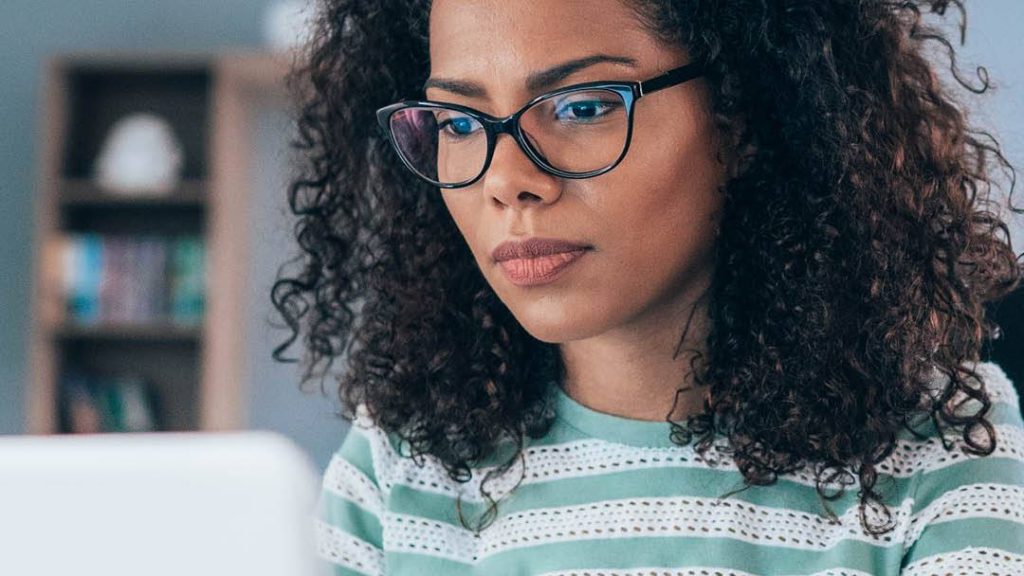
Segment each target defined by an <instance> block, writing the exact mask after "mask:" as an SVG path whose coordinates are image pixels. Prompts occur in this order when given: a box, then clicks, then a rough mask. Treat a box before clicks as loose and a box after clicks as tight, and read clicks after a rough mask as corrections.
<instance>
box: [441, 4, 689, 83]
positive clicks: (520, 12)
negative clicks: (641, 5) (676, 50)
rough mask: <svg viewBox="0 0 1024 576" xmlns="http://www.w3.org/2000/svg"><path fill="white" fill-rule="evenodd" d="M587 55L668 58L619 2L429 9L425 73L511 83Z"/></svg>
mask: <svg viewBox="0 0 1024 576" xmlns="http://www.w3.org/2000/svg"><path fill="white" fill-rule="evenodd" d="M595 53H603V54H617V55H624V56H629V57H632V58H635V59H636V60H638V61H640V62H644V61H648V62H652V63H654V64H655V65H658V62H659V61H660V63H661V64H666V65H667V64H668V63H669V60H670V59H671V58H672V55H671V54H669V50H668V48H667V47H664V46H661V45H659V44H658V43H657V42H656V40H655V39H654V38H653V37H652V36H651V35H650V34H649V33H648V32H647V31H646V30H644V29H643V28H642V26H641V24H640V22H639V20H637V18H636V16H635V15H634V13H633V12H632V10H631V9H630V8H629V5H628V4H627V3H626V0H544V1H542V2H541V1H537V0H472V1H467V0H434V2H433V4H432V7H431V11H430V64H431V75H432V76H433V75H437V76H444V77H453V78H464V79H472V80H476V81H478V82H480V83H482V84H487V85H489V86H491V87H494V88H495V89H501V88H504V87H508V88H512V85H521V84H522V81H523V79H525V78H526V76H527V75H528V74H529V72H531V71H534V70H538V69H542V68H546V67H548V66H550V65H552V64H556V63H559V62H563V61H566V60H569V59H573V58H579V57H582V56H587V55H590V54H595Z"/></svg>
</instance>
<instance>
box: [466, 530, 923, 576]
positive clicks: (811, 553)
mask: <svg viewBox="0 0 1024 576" xmlns="http://www.w3.org/2000/svg"><path fill="white" fill-rule="evenodd" d="M638 551H642V554H641V555H642V558H643V560H638ZM902 552H903V550H902V546H901V545H900V544H898V543H894V544H890V545H888V546H873V545H871V544H868V543H865V542H859V541H852V540H848V541H842V542H839V543H837V544H836V545H835V546H834V547H833V548H831V549H829V550H826V551H820V550H800V549H792V548H783V547H778V546H772V545H767V544H757V543H750V542H745V541H742V540H737V539H733V538H725V537H706V538H695V537H672V536H664V537H647V538H605V539H598V540H576V541H568V542H558V543H547V544H542V545H535V546H530V547H524V548H518V549H514V550H509V551H506V552H502V553H498V554H495V555H493V556H490V557H488V558H486V559H484V560H482V561H480V562H478V564H477V570H476V572H477V573H479V574H502V573H504V572H505V571H503V570H502V568H506V569H507V567H508V566H516V567H517V568H518V567H520V566H522V567H523V568H522V572H520V573H523V574H538V573H540V572H547V571H552V570H564V569H569V568H582V569H586V568H590V569H598V568H617V569H627V568H632V567H636V566H638V565H639V566H647V565H652V566H662V567H675V566H719V567H722V568H727V569H732V570H743V571H746V572H751V573H754V574H762V573H764V569H765V567H766V566H771V567H772V572H773V573H786V574H794V573H799V574H805V573H810V572H816V571H820V570H825V569H828V568H834V567H837V566H843V567H846V568H851V569H855V570H862V571H865V572H868V573H870V574H893V573H895V572H894V571H893V567H898V566H899V563H900V559H901V556H902ZM452 573H453V574H454V573H456V572H452Z"/></svg>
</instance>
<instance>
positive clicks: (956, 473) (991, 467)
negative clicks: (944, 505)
mask: <svg viewBox="0 0 1024 576" xmlns="http://www.w3.org/2000/svg"><path fill="white" fill-rule="evenodd" d="M969 484H1005V485H1008V486H1012V487H1017V488H1018V492H1020V491H1021V490H1020V488H1021V487H1024V462H1021V461H1020V460H1012V459H1010V458H992V457H985V458H976V459H972V460H966V461H961V462H957V463H956V464H953V465H951V466H949V467H947V468H943V469H941V470H934V471H932V472H929V473H928V474H925V475H923V476H922V477H921V480H920V483H919V484H918V486H917V490H916V493H915V501H914V512H915V513H916V512H919V511H920V510H923V509H924V508H925V507H926V506H928V505H929V504H930V503H932V502H934V501H935V500H937V499H938V498H940V497H941V496H942V495H943V494H945V493H947V492H949V491H951V490H955V489H956V488H957V487H959V486H966V485H969Z"/></svg>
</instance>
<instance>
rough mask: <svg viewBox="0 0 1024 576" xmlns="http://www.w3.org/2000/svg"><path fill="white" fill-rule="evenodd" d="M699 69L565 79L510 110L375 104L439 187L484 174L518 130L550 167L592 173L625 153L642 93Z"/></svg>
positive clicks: (398, 143) (563, 172)
mask: <svg viewBox="0 0 1024 576" xmlns="http://www.w3.org/2000/svg"><path fill="white" fill-rule="evenodd" d="M702 74H703V69H702V68H701V67H700V66H699V65H698V64H697V63H692V62H691V63H689V64H685V65H683V66H680V67H679V68H675V69H673V70H669V71H668V72H665V73H664V74H661V75H659V76H655V77H653V78H649V79H647V80H642V81H623V82H586V83H583V84H575V85H573V86H566V87H564V88H560V89H558V90H555V91H553V92H549V93H546V94H542V95H540V96H537V97H536V98H533V99H532V100H530V101H529V102H528V103H527V104H526V105H525V106H523V107H522V108H520V109H519V111H518V112H516V113H514V114H512V115H511V116H506V117H505V118H498V117H495V116H491V115H489V114H486V113H484V112H480V111H479V110H475V109H473V108H470V107H468V106H461V105H458V104H449V103H444V102H433V101H430V100H403V101H401V102H396V103H394V104H391V105H388V106H385V107H383V108H381V109H379V110H377V121H378V123H379V124H380V126H381V127H382V128H383V129H384V131H385V132H386V134H387V137H388V141H389V142H390V143H391V145H392V146H393V147H394V149H395V151H397V152H398V156H399V157H400V158H401V159H402V162H403V163H404V164H405V165H406V166H407V167H408V168H409V169H410V170H412V172H413V173H414V174H416V175H417V176H419V177H420V178H422V179H423V180H426V181H427V182H429V183H431V184H433V185H434V186H439V187H441V188H462V187H465V186H469V185H471V184H473V183H474V182H476V181H477V180H479V179H480V178H481V177H482V176H483V175H484V172H486V171H487V168H488V167H489V166H490V165H491V158H492V157H493V156H494V146H495V143H496V142H497V139H498V135H499V134H502V133H507V134H510V135H511V136H512V137H513V138H515V140H516V142H518V143H519V146H520V148H522V150H523V151H524V152H526V155H527V156H528V157H529V158H530V159H531V160H532V161H533V162H534V163H535V164H536V165H537V166H539V167H540V168H541V169H542V170H544V171H545V172H548V173H550V174H554V175H555V176H560V177H564V178H591V177H593V176H597V175H599V174H604V173H605V172H608V171H609V170H611V169H612V168H615V167H616V166H617V165H618V164H619V162H621V161H622V159H623V158H624V157H625V156H626V151H627V150H629V142H630V140H631V138H632V135H633V107H634V105H635V104H636V101H637V100H639V99H640V98H642V97H644V96H646V95H647V94H651V93H652V92H655V91H657V90H661V89H662V88H668V87H669V86H675V85H676V84H681V83H683V82H686V81H687V80H690V79H693V78H696V77H698V76H700V75H702Z"/></svg>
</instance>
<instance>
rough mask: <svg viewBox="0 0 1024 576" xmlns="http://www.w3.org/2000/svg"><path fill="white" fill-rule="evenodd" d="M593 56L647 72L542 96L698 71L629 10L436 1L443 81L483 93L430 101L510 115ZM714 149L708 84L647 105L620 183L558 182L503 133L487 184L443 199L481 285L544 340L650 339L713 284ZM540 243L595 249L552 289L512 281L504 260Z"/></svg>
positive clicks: (601, 72)
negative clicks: (543, 79) (554, 73)
mask: <svg viewBox="0 0 1024 576" xmlns="http://www.w3.org/2000/svg"><path fill="white" fill-rule="evenodd" d="M595 54H604V55H610V56H615V57H625V58H630V59H632V60H634V61H635V65H632V66H630V65H626V64H621V63H614V62H601V63H597V64H594V65H592V66H588V67H585V68H582V69H580V70H578V71H576V72H574V73H573V74H571V75H570V76H568V77H566V78H564V80H561V81H559V82H557V83H556V84H554V85H553V86H551V87H548V88H546V89H545V90H543V91H545V92H546V91H550V90H552V89H554V88H558V87H561V86H568V85H571V84H577V83H580V82H588V81H594V80H643V79H646V78H650V77H653V76H656V75H658V74H660V73H663V72H665V71H667V70H669V69H672V68H675V67H677V66H680V65H682V64H685V63H687V62H689V61H690V60H689V58H688V55H687V53H686V51H685V50H683V49H682V48H676V47H669V46H665V45H663V44H660V43H658V42H657V41H656V40H655V39H654V38H653V37H652V36H650V35H649V34H648V33H647V32H646V31H644V30H643V29H642V28H641V26H640V23H639V21H638V20H636V18H635V16H634V15H633V14H632V13H631V12H630V10H629V9H628V8H627V7H626V6H625V5H624V4H622V2H621V0H586V1H584V0H559V1H558V2H543V3H537V2H515V1H509V0H476V1H474V2H465V1H463V0H435V1H434V2H433V7H432V9H431V13H430V62H431V69H430V75H431V78H432V79H434V78H444V79H446V80H457V81H460V82H464V83H473V84H477V85H479V86H480V87H481V88H482V89H483V91H482V92H483V93H482V94H479V95H474V96H466V95H462V94H457V93H455V92H449V91H447V90H445V89H442V88H438V87H430V88H428V89H427V92H426V95H427V98H429V99H431V100H439V101H445V102H454V103H459V104H464V105H467V106H471V107H473V108H476V109H478V110H481V111H483V112H487V113H489V114H492V115H495V116H507V115H509V114H512V113H513V112H515V111H516V110H518V109H519V108H520V107H522V106H523V105H524V104H525V103H526V102H527V101H529V100H530V99H531V98H532V97H534V96H536V95H537V94H538V93H539V92H530V91H528V90H527V88H526V78H527V77H528V76H530V75H531V74H533V73H536V72H538V71H541V70H546V69H548V68H552V67H554V66H557V65H559V64H562V63H564V62H566V61H569V60H575V59H579V58H582V57H587V56H591V55H595ZM716 146H717V141H716V138H715V134H714V132H713V125H712V123H711V116H710V107H709V101H708V93H707V90H706V85H705V84H704V80H703V79H702V78H696V79H694V80H691V81H689V82H686V83H683V84H680V85H676V86H672V87H669V88H665V89H662V90H659V91H657V92H653V93H650V94H648V95H646V96H644V97H643V98H641V99H639V100H638V101H637V102H636V107H635V110H634V125H633V136H632V143H631V144H630V147H629V151H628V153H627V154H626V156H625V158H624V159H623V160H622V162H621V163H620V164H619V165H618V166H617V167H616V168H614V169H613V170H612V171H610V172H607V173H605V174H602V175H600V176H596V177H593V178H588V179H568V178H560V177H558V176H554V175H551V174H548V173H546V172H543V171H542V170H541V169H540V168H539V167H537V166H536V165H534V164H533V163H532V162H531V161H530V160H529V158H528V157H527V156H526V155H525V153H524V152H523V151H522V149H520V148H519V146H518V145H517V144H516V142H515V141H514V140H513V139H512V138H511V137H510V136H509V135H507V134H504V135H501V136H499V137H498V139H497V142H496V148H495V150H494V157H493V160H492V162H491V165H490V168H489V169H488V170H487V172H486V174H484V176H483V177H482V178H481V179H480V180H478V181H477V182H476V183H474V184H473V185H472V186H469V187H466V188H460V189H444V190H442V194H443V198H444V202H445V204H446V205H447V207H448V210H449V212H450V213H451V216H452V218H453V220H454V221H455V223H456V225H457V226H458V228H459V229H460V231H461V233H462V235H463V236H464V238H465V240H466V242H467V244H468V246H469V248H470V250H471V251H472V253H473V255H474V257H475V259H476V262H477V264H478V265H479V267H480V270H481V271H482V273H483V275H484V276H485V277H486V279H487V281H488V282H489V283H490V285H491V286H492V288H493V289H494V291H495V293H496V294H497V295H498V297H499V298H501V300H502V301H503V302H504V303H505V305H506V306H507V307H508V308H509V310H510V311H511V312H512V314H513V315H514V316H515V317H516V318H517V320H518V321H519V322H520V324H522V325H523V327H524V328H525V329H526V330H527V331H528V332H530V333H531V334H532V335H533V336H534V337H535V338H537V339H539V340H542V341H545V342H549V343H561V342H567V341H571V340H577V339H583V338H589V337H593V336H598V335H602V334H605V333H609V332H611V331H616V330H623V329H625V330H633V331H644V330H647V329H649V328H650V327H651V326H653V325H655V323H657V322H659V321H661V322H663V321H665V320H667V319H669V318H672V319H673V321H674V320H675V319H676V318H678V317H679V315H678V310H679V309H681V308H683V307H685V306H686V305H687V304H689V303H691V302H693V301H694V300H695V299H696V298H697V297H698V296H699V295H700V294H701V293H702V292H703V290H704V289H705V288H706V287H707V285H708V283H709V281H710V278H711V272H712V269H711V268H712V264H713V262H712V257H711V255H712V248H713V243H714V238H715V229H716V226H717V222H718V213H719V209H720V207H721V195H720V194H718V193H717V190H716V188H717V186H718V185H720V184H722V183H723V182H724V181H723V178H724V174H725V168H724V166H722V165H721V164H720V163H718V162H717V160H716V157H715V156H716V149H717V148H716ZM532 237H542V238H557V239H565V240H569V241H571V242H574V243H578V244H583V245H587V246H590V248H589V249H588V250H587V251H586V252H584V253H583V255H582V256H581V257H579V258H578V259H576V260H575V261H574V262H573V263H572V264H571V265H569V266H568V267H566V268H565V269H563V270H561V271H560V272H559V273H558V274H557V275H556V277H555V278H554V280H552V281H550V282H547V283H543V284H534V285H528V286H527V285H522V284H521V283H517V282H514V281H513V279H512V278H510V277H509V276H508V275H507V274H506V272H505V270H504V269H503V266H502V265H501V264H499V263H498V262H496V261H495V259H494V257H493V256H492V251H493V250H494V249H495V247H497V246H498V245H499V244H501V243H502V242H504V241H506V240H512V241H518V240H525V239H528V238H532ZM549 258H550V257H549ZM509 266H510V267H517V266H518V267H519V269H523V268H543V266H544V263H540V264H539V265H537V266H530V265H529V263H527V262H520V263H517V264H511V265H509Z"/></svg>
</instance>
